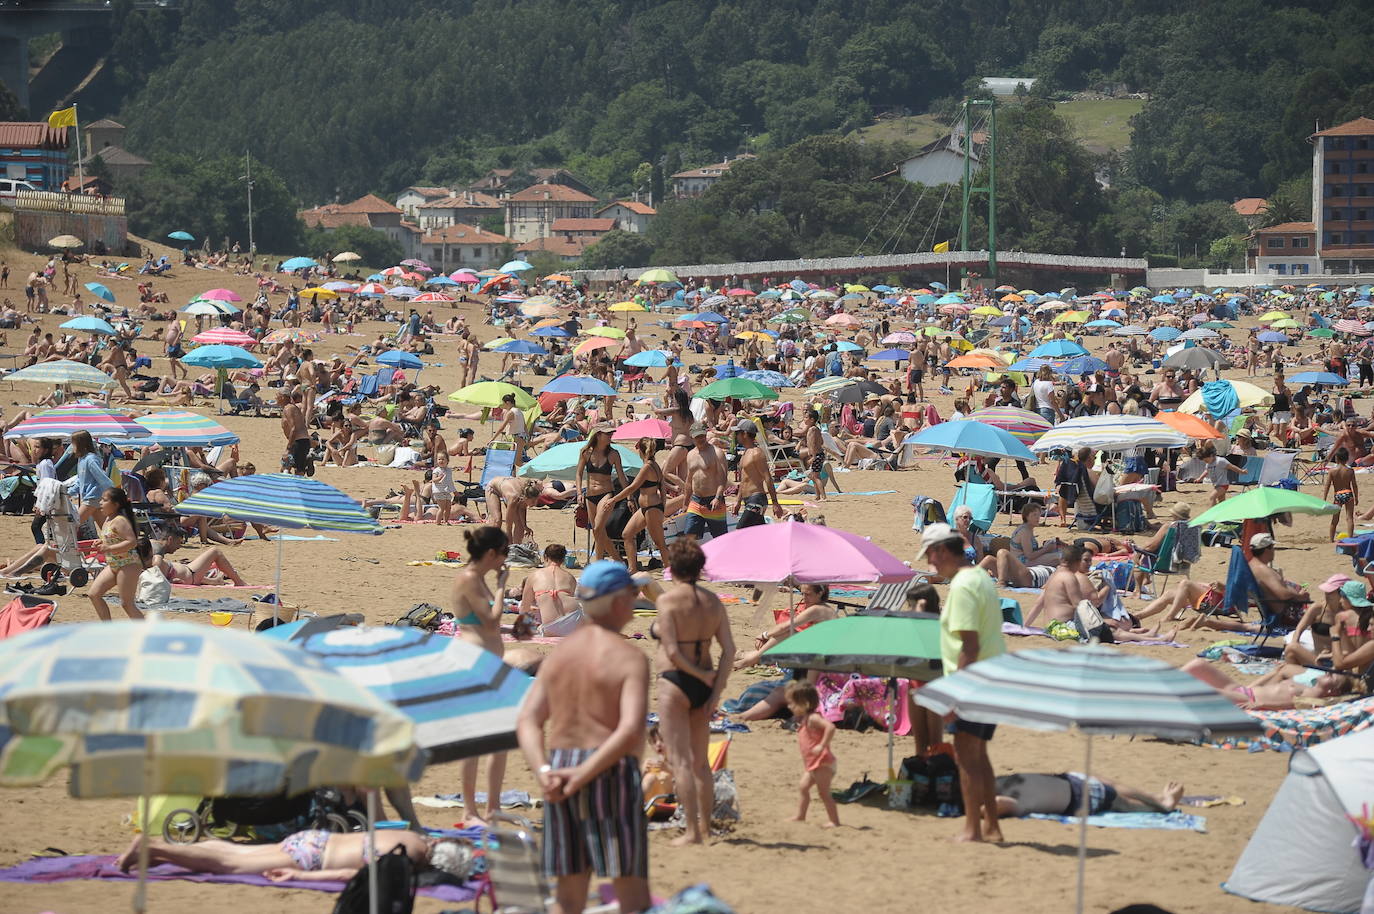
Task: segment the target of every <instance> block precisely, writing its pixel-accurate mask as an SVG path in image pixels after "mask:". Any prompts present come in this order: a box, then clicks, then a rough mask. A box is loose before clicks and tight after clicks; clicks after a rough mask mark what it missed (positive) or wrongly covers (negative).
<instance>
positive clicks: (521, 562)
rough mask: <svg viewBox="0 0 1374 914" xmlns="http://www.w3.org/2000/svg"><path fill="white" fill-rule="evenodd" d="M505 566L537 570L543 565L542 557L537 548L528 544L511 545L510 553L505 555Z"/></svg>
mask: <svg viewBox="0 0 1374 914" xmlns="http://www.w3.org/2000/svg"><path fill="white" fill-rule="evenodd" d="M506 564H507V565H515V566H519V567H522V568H538V567H540V566H541V565H543V564H544V557H543V555H541V554H540V552H539V550H538V549H537V548H535V547H534V546H531V545H530V544H529V543H511V544H510V552H508V553H506Z"/></svg>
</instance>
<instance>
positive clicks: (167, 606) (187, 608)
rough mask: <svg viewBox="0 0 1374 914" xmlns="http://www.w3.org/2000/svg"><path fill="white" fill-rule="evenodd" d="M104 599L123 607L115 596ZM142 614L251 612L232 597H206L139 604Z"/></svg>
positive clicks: (235, 613) (242, 603) (173, 598)
mask: <svg viewBox="0 0 1374 914" xmlns="http://www.w3.org/2000/svg"><path fill="white" fill-rule="evenodd" d="M105 599H106V600H108V601H109V602H110V603H111V604H113V605H115V606H123V605H124V604H122V603H121V602H120V600H119V596H118V595H117V594H106V595H105ZM138 608H139V609H140V610H142V611H143V612H159V613H233V614H234V615H248V614H249V613H251V612H252V611H253V610H252V608H251V607H250V606H249V605H248V604H247V603H245V602H243V601H242V600H235V599H234V598H233V597H219V598H218V599H214V600H211V599H209V598H206V597H172V598H171V599H170V600H168V601H167V602H166V603H140V604H138Z"/></svg>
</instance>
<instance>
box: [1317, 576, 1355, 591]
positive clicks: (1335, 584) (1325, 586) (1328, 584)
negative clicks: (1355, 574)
mask: <svg viewBox="0 0 1374 914" xmlns="http://www.w3.org/2000/svg"><path fill="white" fill-rule="evenodd" d="M1349 580H1350V576H1349V575H1346V574H1340V573H1339V572H1338V573H1336V574H1333V575H1332V576H1331V577H1329V578H1327V579H1326V580H1325V581H1322V582H1321V583H1320V584H1318V585H1317V589H1318V590H1320V591H1321V592H1322V593H1335V592H1336V591H1338V590H1340V589H1341V585H1342V584H1344V583H1346V582H1347V581H1349Z"/></svg>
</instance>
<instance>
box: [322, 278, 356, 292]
mask: <svg viewBox="0 0 1374 914" xmlns="http://www.w3.org/2000/svg"><path fill="white" fill-rule="evenodd" d="M320 288H321V289H328V290H329V291H330V292H356V291H357V290H358V286H357V285H356V284H355V283H351V282H344V281H343V280H341V279H336V280H333V281H332V282H327V283H325V284H324V285H322V286H320Z"/></svg>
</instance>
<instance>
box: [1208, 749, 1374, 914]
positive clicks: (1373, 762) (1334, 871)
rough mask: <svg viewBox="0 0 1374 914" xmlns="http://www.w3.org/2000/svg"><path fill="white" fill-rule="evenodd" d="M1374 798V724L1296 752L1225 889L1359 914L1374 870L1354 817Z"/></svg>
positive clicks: (1282, 902) (1275, 901)
mask: <svg viewBox="0 0 1374 914" xmlns="http://www.w3.org/2000/svg"><path fill="white" fill-rule="evenodd" d="M1371 796H1374V729H1368V730H1361V731H1359V732H1358V733H1351V734H1348V735H1346V736H1342V737H1340V738H1338V739H1333V740H1331V741H1329V742H1324V743H1321V744H1319V745H1316V746H1312V747H1310V748H1308V749H1304V750H1300V751H1298V752H1295V753H1294V754H1293V758H1292V759H1291V760H1290V762H1289V764H1288V777H1287V778H1285V779H1284V782H1283V784H1282V785H1280V786H1279V792H1278V793H1276V794H1275V795H1274V799H1273V801H1272V802H1271V803H1270V804H1269V810H1268V811H1267V812H1266V813H1265V814H1264V818H1263V819H1261V820H1260V824H1259V827H1258V828H1256V829H1255V834H1254V836H1253V837H1251V838H1250V843H1249V844H1247V845H1246V847H1245V850H1244V851H1243V852H1242V853H1241V855H1240V859H1239V860H1237V861H1236V866H1235V869H1233V870H1232V871H1231V877H1230V878H1229V879H1227V880H1226V881H1225V882H1223V883H1222V888H1223V889H1225V890H1226V891H1228V892H1230V893H1231V894H1233V895H1239V896H1241V897H1242V898H1249V899H1251V900H1252V901H1264V902H1268V903H1269V904H1280V905H1292V906H1295V907H1300V908H1306V909H1308V910H1310V911H1331V912H1342V914H1344V912H1349V914H1357V912H1358V911H1359V910H1360V904H1361V901H1362V899H1363V898H1364V894H1365V886H1366V884H1367V883H1368V882H1369V878H1370V871H1369V870H1367V869H1365V868H1364V865H1363V864H1362V863H1361V862H1360V852H1359V851H1358V850H1357V849H1356V848H1355V847H1354V846H1353V842H1354V840H1355V836H1356V834H1357V830H1356V827H1355V825H1354V823H1352V822H1351V821H1350V820H1349V819H1348V818H1346V815H1347V814H1349V815H1352V816H1359V815H1360V811H1361V807H1363V806H1364V805H1365V804H1367V803H1369V801H1370V797H1371Z"/></svg>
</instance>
